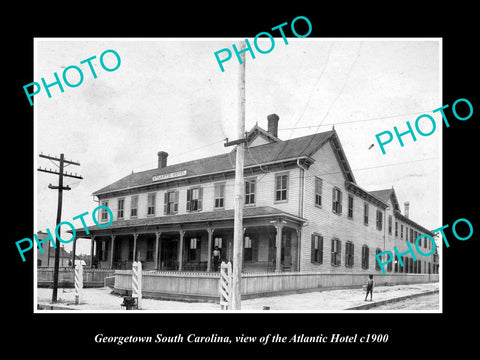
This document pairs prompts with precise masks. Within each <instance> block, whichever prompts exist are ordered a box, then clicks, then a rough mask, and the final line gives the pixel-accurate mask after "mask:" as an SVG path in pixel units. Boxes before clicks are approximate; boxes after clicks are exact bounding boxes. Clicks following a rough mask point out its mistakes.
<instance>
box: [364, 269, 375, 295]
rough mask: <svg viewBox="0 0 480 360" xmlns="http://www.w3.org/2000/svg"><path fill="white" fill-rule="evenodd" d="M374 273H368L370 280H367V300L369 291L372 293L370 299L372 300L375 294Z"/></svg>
mask: <svg viewBox="0 0 480 360" xmlns="http://www.w3.org/2000/svg"><path fill="white" fill-rule="evenodd" d="M373 284H374V281H373V275H368V281H367V293H366V294H365V301H367V297H368V293H370V301H372V296H373Z"/></svg>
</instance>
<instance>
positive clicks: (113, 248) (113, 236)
mask: <svg viewBox="0 0 480 360" xmlns="http://www.w3.org/2000/svg"><path fill="white" fill-rule="evenodd" d="M115 236H116V235H110V237H111V238H112V252H111V253H110V269H113V252H114V251H115Z"/></svg>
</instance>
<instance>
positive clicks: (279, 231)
mask: <svg viewBox="0 0 480 360" xmlns="http://www.w3.org/2000/svg"><path fill="white" fill-rule="evenodd" d="M274 226H275V229H276V230H277V235H276V237H275V246H276V247H277V251H276V257H275V272H281V271H282V267H281V266H282V229H283V224H282V223H281V222H277V223H276V224H275V225H274Z"/></svg>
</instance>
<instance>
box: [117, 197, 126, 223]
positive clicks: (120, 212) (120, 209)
mask: <svg viewBox="0 0 480 360" xmlns="http://www.w3.org/2000/svg"><path fill="white" fill-rule="evenodd" d="M124 208H125V199H118V209H117V218H118V219H123V212H124Z"/></svg>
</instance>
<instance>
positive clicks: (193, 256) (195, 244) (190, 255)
mask: <svg viewBox="0 0 480 360" xmlns="http://www.w3.org/2000/svg"><path fill="white" fill-rule="evenodd" d="M199 248H200V244H199V241H198V238H190V241H189V244H188V252H187V260H188V261H195V260H199V259H198V258H197V254H198V252H197V250H199Z"/></svg>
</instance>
